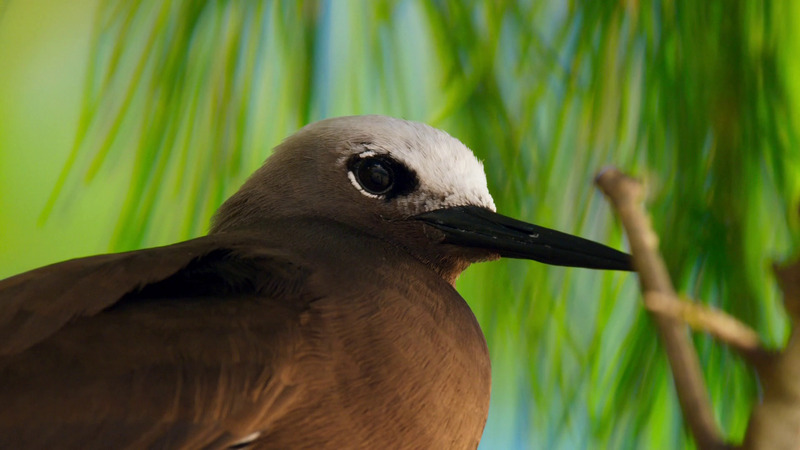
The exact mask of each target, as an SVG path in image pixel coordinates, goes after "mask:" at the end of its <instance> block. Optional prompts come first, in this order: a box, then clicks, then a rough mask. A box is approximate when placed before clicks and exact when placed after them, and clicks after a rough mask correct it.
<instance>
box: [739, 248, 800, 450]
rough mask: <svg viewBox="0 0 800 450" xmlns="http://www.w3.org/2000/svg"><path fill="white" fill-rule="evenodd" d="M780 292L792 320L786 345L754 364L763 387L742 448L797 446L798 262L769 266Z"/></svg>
mask: <svg viewBox="0 0 800 450" xmlns="http://www.w3.org/2000/svg"><path fill="white" fill-rule="evenodd" d="M773 270H774V271H775V275H777V278H778V283H779V285H780V287H781V290H782V291H783V302H784V305H785V306H786V312H788V313H789V318H790V319H791V322H792V328H793V330H792V334H791V336H790V337H789V342H788V343H787V344H786V347H785V348H784V349H783V350H782V351H781V352H780V353H778V354H777V355H774V356H773V357H772V358H771V359H770V360H769V362H770V364H765V365H762V366H760V367H759V366H757V367H756V368H757V370H758V375H759V380H760V381H761V386H762V390H763V395H762V398H761V403H759V404H758V405H756V406H755V407H754V408H753V413H752V414H751V415H750V423H748V425H747V432H746V433H745V439H744V445H743V447H744V448H745V449H762V448H769V449H778V450H784V449H785V450H789V449H797V448H798V447H800V335H798V332H797V323H798V321H800V261H795V262H794V263H793V264H789V265H787V266H784V267H778V266H775V267H774V268H773Z"/></svg>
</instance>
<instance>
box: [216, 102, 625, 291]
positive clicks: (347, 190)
mask: <svg viewBox="0 0 800 450" xmlns="http://www.w3.org/2000/svg"><path fill="white" fill-rule="evenodd" d="M300 216H304V217H323V218H325V219H328V220H336V221H338V222H342V223H344V224H345V225H348V226H352V227H356V228H358V229H359V230H360V231H361V232H364V233H367V234H370V235H373V236H376V237H378V238H380V239H384V240H387V241H390V242H393V243H394V244H396V245H398V246H399V247H402V248H404V249H405V250H407V251H408V252H409V253H411V254H412V255H414V256H415V257H417V258H418V259H420V260H421V261H422V262H424V263H425V264H427V265H429V266H430V267H431V268H433V269H434V270H436V271H437V272H439V273H440V274H441V275H442V276H443V277H444V278H445V279H447V280H448V281H449V282H451V283H452V282H454V280H455V278H456V276H458V274H459V273H460V272H461V271H463V270H464V269H466V267H467V266H468V265H469V264H471V263H473V262H477V261H485V260H491V259H496V258H499V257H511V258H523V259H532V260H536V261H540V262H544V263H547V264H555V265H563V266H575V267H588V268H595V269H613V270H630V258H629V256H628V255H626V254H624V253H622V252H619V251H617V250H614V249H611V248H609V247H606V246H604V245H601V244H597V243H595V242H592V241H588V240H586V239H582V238H579V237H575V236H571V235H569V234H565V233H560V232H557V231H554V230H549V229H547V228H543V227H539V226H536V225H531V224H528V223H525V222H520V221H517V220H515V219H511V218H509V217H506V216H502V215H500V214H497V213H496V212H495V205H494V201H493V199H492V196H491V195H490V194H489V190H488V188H487V183H486V175H485V174H484V171H483V165H482V164H481V163H480V161H478V160H477V158H475V156H474V155H473V153H472V151H471V150H470V149H469V148H467V147H466V146H465V145H464V144H462V143H461V142H460V141H459V140H458V139H455V138H453V137H452V136H450V135H449V134H447V133H445V132H444V131H441V130H438V129H436V128H432V127H430V126H428V125H425V124H422V123H418V122H411V121H406V120H401V119H395V118H391V117H385V116H350V117H339V118H333V119H327V120H322V121H320V122H316V123H312V124H310V125H308V126H306V127H304V128H302V129H301V130H299V131H298V132H297V133H295V134H294V135H292V136H290V137H289V138H287V139H286V140H285V141H284V142H283V143H282V144H281V145H279V146H278V147H277V148H276V149H275V152H274V153H273V155H272V156H270V158H269V159H268V160H267V162H266V163H265V164H264V166H262V167H261V168H260V169H259V170H258V171H256V173H255V174H253V176H252V177H251V178H250V179H249V180H248V181H247V182H246V183H245V185H244V186H243V187H242V188H241V189H240V190H239V191H238V192H237V193H236V194H234V195H233V196H232V197H231V198H230V199H229V200H228V201H226V202H225V204H223V206H222V207H221V208H220V210H219V212H218V213H217V216H216V217H215V220H214V225H213V227H212V233H215V232H223V231H231V230H236V229H242V228H249V227H254V226H257V224H258V223H259V222H262V221H265V220H271V219H274V218H291V217H300Z"/></svg>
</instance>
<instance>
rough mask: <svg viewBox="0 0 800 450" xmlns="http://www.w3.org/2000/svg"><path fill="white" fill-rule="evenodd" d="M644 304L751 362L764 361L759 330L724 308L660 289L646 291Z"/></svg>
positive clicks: (656, 312) (754, 363) (652, 310)
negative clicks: (695, 301) (664, 292)
mask: <svg viewBox="0 0 800 450" xmlns="http://www.w3.org/2000/svg"><path fill="white" fill-rule="evenodd" d="M644 306H645V308H647V310H648V311H650V312H652V313H655V314H660V315H663V316H666V317H671V318H673V319H677V320H680V321H681V322H684V323H686V324H687V325H689V326H690V327H691V328H692V329H693V330H696V331H704V332H706V333H709V334H710V335H712V336H713V337H714V338H716V339H717V340H719V341H722V342H723V343H725V344H727V345H728V346H730V347H731V348H733V349H734V350H736V351H737V352H738V353H739V354H740V355H741V356H742V357H743V358H744V359H745V360H746V361H747V362H749V363H751V364H753V365H756V364H758V363H759V361H762V360H763V356H764V355H765V352H766V350H765V349H764V347H763V345H762V343H761V339H760V338H759V337H758V333H756V332H755V331H754V330H753V329H752V328H750V327H749V326H747V325H746V324H745V323H743V322H741V321H740V320H739V319H737V318H735V317H733V316H731V315H729V314H727V313H726V312H724V311H720V310H718V309H713V308H709V307H707V306H705V305H703V304H700V303H694V302H689V301H683V300H680V299H679V298H677V297H670V296H668V295H665V294H662V293H659V292H645V293H644Z"/></svg>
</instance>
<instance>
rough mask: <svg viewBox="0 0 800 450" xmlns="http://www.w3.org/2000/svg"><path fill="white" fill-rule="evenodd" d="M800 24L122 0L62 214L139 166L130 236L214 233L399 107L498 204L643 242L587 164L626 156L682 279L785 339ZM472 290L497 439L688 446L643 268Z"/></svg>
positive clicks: (715, 392)
mask: <svg viewBox="0 0 800 450" xmlns="http://www.w3.org/2000/svg"><path fill="white" fill-rule="evenodd" d="M3 5H4V3H2V2H0V12H2V10H3ZM798 12H799V11H798V9H797V7H792V6H791V5H788V6H787V5H785V4H781V3H780V2H776V3H770V2H720V1H718V2H713V1H712V2H697V1H692V0H663V1H655V0H654V1H632V0H631V1H627V2H597V1H591V0H573V1H571V2H569V3H565V2H561V1H557V0H554V1H550V2H536V1H527V2H510V1H485V2H460V1H455V0H439V1H427V0H418V1H417V0H407V1H402V2H392V1H360V2H359V1H352V2H336V1H328V2H317V1H305V2H303V1H285V2H279V1H270V2H267V1H263V2H261V1H247V2H245V1H241V2H227V1H209V2H195V1H190V0H174V1H155V0H137V1H111V0H108V1H102V2H100V4H99V7H98V10H97V13H96V22H95V24H94V37H93V39H92V56H91V60H90V66H89V70H88V76H87V79H86V86H85V89H84V98H83V109H82V115H81V119H80V122H79V124H78V126H77V131H76V140H75V144H74V148H73V150H72V154H71V156H70V158H69V160H68V162H67V164H66V165H65V168H64V171H63V173H62V176H61V178H60V179H59V182H58V183H57V185H56V188H55V189H54V190H53V196H52V198H51V201H50V202H49V203H48V207H47V208H46V209H45V212H44V213H43V219H44V220H47V218H48V217H49V216H50V213H51V211H52V210H53V207H55V206H57V205H58V204H59V202H62V201H63V199H64V198H65V197H69V196H72V195H74V194H75V193H76V192H79V191H80V190H81V189H83V187H82V183H81V180H85V181H88V182H90V183H91V182H92V181H93V180H95V179H97V177H98V174H100V173H102V172H103V171H110V170H112V168H113V167H116V166H119V165H120V164H125V165H127V167H129V170H130V174H131V176H130V179H131V182H130V186H129V188H128V190H127V198H126V199H125V201H124V203H123V204H122V207H121V213H120V215H119V219H118V221H117V228H116V234H115V236H114V238H113V246H114V248H115V249H117V250H122V249H130V248H137V247H142V246H146V245H153V244H157V243H166V242H171V241H176V240H179V239H185V238H189V237H192V236H197V235H199V234H201V233H203V232H204V230H205V227H206V226H207V225H206V224H208V221H209V218H210V216H211V214H212V213H213V211H214V209H215V208H216V207H217V206H218V205H219V204H220V203H221V202H222V200H223V199H224V198H226V197H227V196H228V195H229V194H231V193H232V192H233V191H234V190H235V189H236V188H237V187H238V186H239V184H241V183H242V181H243V180H244V179H245V177H246V176H247V175H248V174H249V173H251V172H252V171H253V170H254V169H255V168H256V167H257V166H258V165H259V164H260V163H261V162H262V161H263V159H264V158H265V157H266V156H267V154H268V149H269V148H271V147H273V146H274V145H275V144H277V143H278V142H279V141H280V139H281V138H283V137H285V136H287V135H289V134H290V133H291V132H292V131H294V130H295V129H297V128H298V127H300V126H301V125H303V124H305V123H308V122H311V121H314V120H317V119H320V118H323V117H329V116H336V115H345V114H366V113H379V114H388V115H394V116H400V117H405V118H409V119H415V120H421V121H425V122H428V123H431V124H432V125H434V126H438V127H441V128H444V129H446V130H448V131H449V132H450V133H451V134H453V135H454V136H456V137H458V138H460V139H461V140H462V141H464V142H465V143H466V144H467V145H468V146H469V147H471V148H472V149H473V150H474V151H475V152H476V154H478V156H479V157H480V158H481V159H483V160H484V161H485V165H486V171H487V175H488V177H489V184H490V190H491V191H492V192H493V194H494V196H495V200H496V203H497V205H498V209H499V210H500V211H501V212H503V213H505V214H508V215H511V216H515V217H519V218H521V219H525V220H529V221H532V222H535V223H538V224H541V225H544V226H548V227H553V228H558V229H561V230H564V231H567V232H572V233H576V234H580V235H582V236H586V237H589V238H592V239H595V240H599V241H601V242H606V243H609V244H610V245H613V246H617V247H624V245H625V244H624V238H623V236H622V235H621V230H620V229H619V226H618V225H617V223H616V222H615V220H614V218H613V216H612V211H611V210H610V208H609V207H608V205H607V204H606V202H605V200H604V199H603V198H602V197H601V195H600V194H599V193H597V192H596V191H595V190H594V188H593V187H592V183H591V182H592V178H593V175H594V174H595V173H596V172H597V171H598V170H599V169H601V168H602V167H603V166H605V165H610V164H613V165H616V166H618V167H620V168H622V169H623V170H625V171H628V172H632V173H634V174H637V175H640V176H642V177H644V178H645V179H646V180H647V182H648V185H649V191H650V193H651V197H650V203H649V206H650V208H651V211H652V213H653V216H654V224H655V226H656V228H657V231H658V232H659V233H660V237H661V243H662V246H661V247H662V250H663V252H664V255H665V257H666V260H667V263H668V265H669V268H670V271H671V273H672V274H673V276H674V278H675V280H676V284H677V285H678V287H679V289H680V290H681V291H683V292H686V293H687V295H690V296H692V297H697V298H700V299H702V300H703V301H705V302H708V303H711V304H713V305H715V306H718V307H720V308H723V309H725V310H727V311H729V312H731V313H733V314H734V315H736V316H737V317H739V318H741V319H743V320H744V321H745V322H747V323H749V324H751V325H752V326H753V327H755V328H756V329H757V330H759V331H760V332H761V334H762V336H763V337H764V338H765V339H766V340H767V341H768V342H770V343H772V344H773V345H780V344H781V343H782V342H783V340H784V339H785V338H786V334H787V330H786V323H785V321H784V319H783V318H782V310H781V307H780V301H779V298H778V297H777V293H776V291H775V287H774V285H773V279H772V276H771V274H770V272H769V270H768V262H769V261H771V260H772V259H774V258H776V257H785V256H787V255H789V254H790V252H791V251H793V250H794V249H795V248H796V247H797V243H798V241H797V238H798V233H797V231H798V219H797V217H796V216H795V207H794V205H796V204H797V200H798V193H800V173H799V171H800V169H798V168H800V153H798V151H797V136H798V134H797V132H798V129H800V122H798V120H797V117H796V115H795V110H796V108H797V105H798V101H799V100H800V91H798V86H800V83H798V81H797V80H799V79H800V77H797V76H793V75H796V72H797V71H798V68H799V67H800V63H797V62H795V61H794V59H793V55H795V54H796V51H795V50H797V49H794V48H793V45H796V44H793V42H794V41H797V32H796V31H795V30H796V29H797V24H796V23H795V22H793V20H794V21H796V19H793V18H795V17H800V14H798ZM0 17H2V16H0ZM6 20H7V19H6ZM459 289H460V291H461V292H462V294H463V295H464V297H465V298H467V299H468V301H469V302H470V304H471V305H472V307H473V310H474V311H475V313H476V315H477V317H478V318H479V320H480V322H481V325H482V327H483V329H484V331H485V334H486V336H487V339H488V341H489V345H490V348H491V351H492V356H493V364H494V386H493V389H494V390H493V392H494V393H493V404H492V411H491V414H490V419H489V424H488V426H487V430H486V435H485V438H484V443H483V444H482V445H483V446H484V447H485V448H494V447H497V448H512V447H519V448H524V447H538V448H557V447H561V448H596V447H599V448H605V447H612V448H681V447H685V446H687V445H689V444H688V443H689V441H690V439H689V438H687V436H686V434H685V431H684V430H683V429H682V427H681V418H680V413H679V411H678V407H677V402H676V400H675V394H674V392H673V388H672V384H671V379H670V375H669V372H668V367H667V365H666V361H665V358H664V355H663V354H662V353H661V350H660V346H659V344H658V340H657V336H656V335H655V330H654V328H653V327H652V326H651V323H650V321H649V319H648V318H647V316H646V315H645V314H644V313H643V312H642V310H641V306H640V304H639V300H638V294H637V286H636V282H635V277H634V276H632V275H628V274H619V273H592V272H589V271H583V270H577V269H562V268H551V267H543V266H540V265H537V264H534V263H529V262H520V261H501V262H497V263H491V264H484V265H479V266H476V267H474V268H471V269H470V270H469V271H468V272H467V273H466V274H464V275H463V276H462V280H461V281H460V285H459ZM696 343H697V347H698V350H699V352H700V354H701V360H702V361H703V366H704V371H705V376H706V380H707V382H708V385H709V388H710V390H711V395H712V398H713V401H714V405H715V410H716V413H717V416H718V418H719V420H720V421H721V423H722V425H723V428H724V430H725V432H726V433H727V435H728V436H730V437H731V438H733V439H739V438H740V437H741V436H742V435H743V432H744V427H745V426H746V420H747V414H748V411H749V406H750V405H751V402H752V401H753V400H754V398H755V395H756V390H755V385H754V380H753V377H752V375H751V374H750V373H748V372H747V370H746V369H745V368H744V367H743V366H742V364H740V363H739V362H738V361H737V359H736V358H735V357H733V356H732V355H731V354H730V353H729V352H728V351H726V350H725V349H722V348H720V347H719V346H717V345H716V344H714V343H713V342H711V341H710V340H708V339H706V338H704V337H699V338H698V339H697V340H696Z"/></svg>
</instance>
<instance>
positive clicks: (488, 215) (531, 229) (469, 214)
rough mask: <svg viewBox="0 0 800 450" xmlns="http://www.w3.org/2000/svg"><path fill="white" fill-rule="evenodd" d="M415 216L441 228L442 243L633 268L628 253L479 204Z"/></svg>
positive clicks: (564, 263)
mask: <svg viewBox="0 0 800 450" xmlns="http://www.w3.org/2000/svg"><path fill="white" fill-rule="evenodd" d="M414 219H418V220H422V221H424V222H426V223H428V224H429V225H431V226H434V227H436V228H438V229H439V230H441V231H443V232H444V235H445V239H444V242H445V243H448V244H454V245H460V246H464V247H477V248H484V249H487V250H492V251H495V252H497V253H499V254H500V256H503V257H507V258H520V259H532V260H534V261H539V262H543V263H546V264H553V265H556V266H571V267H586V268H589V269H607V270H633V267H632V266H631V256H630V255H628V254H627V253H623V252H620V251H618V250H614V249H613V248H611V247H606V246H605V245H602V244H598V243H597V242H593V241H590V240H588V239H583V238H579V237H577V236H573V235H571V234H566V233H562V232H560V231H555V230H551V229H549V228H544V227H540V226H538V225H533V224H529V223H526V222H522V221H519V220H516V219H512V218H510V217H506V216H504V215H501V214H497V213H495V212H492V211H491V210H489V209H486V208H481V207H478V206H458V207H455V208H445V209H438V210H436V211H431V212H427V213H423V214H420V215H418V216H415V217H414Z"/></svg>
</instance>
